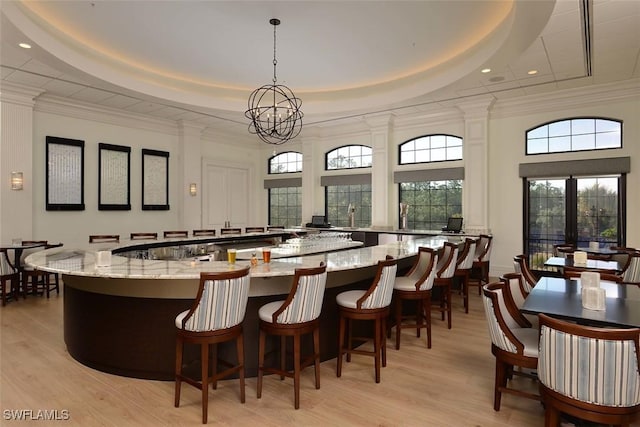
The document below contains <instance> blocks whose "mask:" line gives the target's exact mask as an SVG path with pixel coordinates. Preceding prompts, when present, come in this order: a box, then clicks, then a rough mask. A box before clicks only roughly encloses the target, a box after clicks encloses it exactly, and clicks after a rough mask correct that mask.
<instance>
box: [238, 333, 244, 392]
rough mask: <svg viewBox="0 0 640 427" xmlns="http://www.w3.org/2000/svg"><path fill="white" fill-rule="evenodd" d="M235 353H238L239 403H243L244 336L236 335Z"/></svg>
mask: <svg viewBox="0 0 640 427" xmlns="http://www.w3.org/2000/svg"><path fill="white" fill-rule="evenodd" d="M236 351H237V353H238V365H239V366H240V370H239V371H238V378H239V379H240V402H242V403H244V402H245V394H244V335H243V334H240V335H238V338H236Z"/></svg>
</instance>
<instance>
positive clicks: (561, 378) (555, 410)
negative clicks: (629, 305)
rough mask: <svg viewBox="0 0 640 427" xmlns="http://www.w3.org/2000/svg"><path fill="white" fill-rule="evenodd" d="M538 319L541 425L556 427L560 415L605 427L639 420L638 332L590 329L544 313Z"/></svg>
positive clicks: (639, 363)
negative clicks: (542, 409)
mask: <svg viewBox="0 0 640 427" xmlns="http://www.w3.org/2000/svg"><path fill="white" fill-rule="evenodd" d="M539 320H540V351H539V359H538V378H539V380H540V392H541V395H542V400H543V402H544V405H545V426H547V427H550V426H553V427H557V426H558V425H559V424H560V413H561V412H562V413H565V414H568V415H571V416H573V417H577V418H580V419H583V420H587V421H591V422H594V423H600V424H607V425H610V424H613V425H624V426H628V425H629V424H630V423H631V422H632V421H635V420H638V419H640V374H639V373H638V368H639V367H640V351H639V348H638V339H640V329H638V328H633V329H607V328H593V327H588V326H582V325H578V324H575V323H569V322H565V321H562V320H558V319H554V318H551V317H549V316H545V315H544V314H540V315H539Z"/></svg>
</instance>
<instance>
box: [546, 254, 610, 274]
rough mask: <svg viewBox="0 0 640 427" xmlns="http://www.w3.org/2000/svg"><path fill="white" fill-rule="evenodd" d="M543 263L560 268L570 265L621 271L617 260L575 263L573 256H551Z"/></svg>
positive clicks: (593, 260) (581, 267)
mask: <svg viewBox="0 0 640 427" xmlns="http://www.w3.org/2000/svg"><path fill="white" fill-rule="evenodd" d="M544 265H545V266H547V267H557V268H560V269H562V268H564V267H572V268H580V269H584V270H590V271H602V272H609V273H614V274H615V273H619V272H620V271H621V269H620V264H619V263H618V261H603V260H599V259H587V262H586V264H576V263H574V262H573V257H567V258H564V257H558V256H553V257H550V258H549V259H547V260H546V261H545V263H544Z"/></svg>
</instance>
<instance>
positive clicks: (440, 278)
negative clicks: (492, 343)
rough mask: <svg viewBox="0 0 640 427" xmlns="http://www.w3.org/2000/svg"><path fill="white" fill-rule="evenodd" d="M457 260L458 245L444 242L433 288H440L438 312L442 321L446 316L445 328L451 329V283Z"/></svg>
mask: <svg viewBox="0 0 640 427" xmlns="http://www.w3.org/2000/svg"><path fill="white" fill-rule="evenodd" d="M457 259H458V245H456V244H455V243H451V242H445V244H444V249H443V252H442V258H440V259H439V260H438V265H436V278H435V280H434V283H433V286H436V287H439V288H440V291H441V292H440V308H439V310H440V312H441V313H442V320H444V317H445V314H446V316H447V328H448V329H451V283H452V282H453V275H454V274H455V272H456V261H457Z"/></svg>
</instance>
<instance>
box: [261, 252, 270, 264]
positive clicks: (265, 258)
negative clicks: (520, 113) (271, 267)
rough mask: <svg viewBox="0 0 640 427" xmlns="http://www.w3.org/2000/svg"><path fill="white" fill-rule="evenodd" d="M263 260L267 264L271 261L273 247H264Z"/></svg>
mask: <svg viewBox="0 0 640 427" xmlns="http://www.w3.org/2000/svg"><path fill="white" fill-rule="evenodd" d="M262 260H263V261H264V263H265V264H269V263H270V262H271V248H262Z"/></svg>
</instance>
